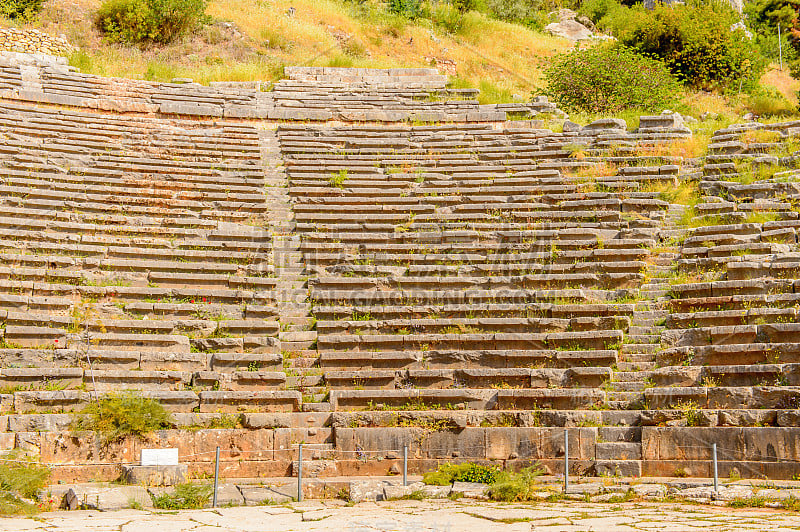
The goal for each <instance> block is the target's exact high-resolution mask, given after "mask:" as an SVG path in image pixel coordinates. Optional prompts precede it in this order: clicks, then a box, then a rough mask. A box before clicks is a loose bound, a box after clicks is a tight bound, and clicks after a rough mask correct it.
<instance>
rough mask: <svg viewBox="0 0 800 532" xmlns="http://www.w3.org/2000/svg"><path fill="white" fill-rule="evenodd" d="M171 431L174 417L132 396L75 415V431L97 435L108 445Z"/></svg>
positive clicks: (117, 397)
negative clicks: (87, 431) (127, 437)
mask: <svg viewBox="0 0 800 532" xmlns="http://www.w3.org/2000/svg"><path fill="white" fill-rule="evenodd" d="M170 427H172V417H171V416H170V414H169V412H167V411H166V410H164V407H163V406H161V403H159V402H158V401H155V400H153V399H146V398H144V397H139V396H136V395H133V394H130V393H125V394H120V395H110V396H107V397H103V398H102V399H100V400H99V401H94V402H91V403H89V404H88V405H86V407H85V408H84V409H83V410H81V411H80V412H78V413H77V414H75V417H74V419H73V422H72V428H73V429H74V430H90V431H94V432H96V433H97V435H98V436H99V438H100V439H101V440H102V441H103V442H105V443H111V442H114V441H119V440H121V439H123V438H125V437H126V436H143V435H145V434H149V433H151V432H153V431H156V430H161V429H167V428H170Z"/></svg>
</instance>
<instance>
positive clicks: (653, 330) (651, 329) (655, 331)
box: [627, 325, 664, 343]
mask: <svg viewBox="0 0 800 532" xmlns="http://www.w3.org/2000/svg"><path fill="white" fill-rule="evenodd" d="M663 330H664V327H659V326H655V325H651V326H641V325H631V326H630V327H628V336H627V338H631V337H633V336H637V335H647V336H652V335H655V336H658V337H659V338H660V337H661V331H663ZM645 343H647V342H645Z"/></svg>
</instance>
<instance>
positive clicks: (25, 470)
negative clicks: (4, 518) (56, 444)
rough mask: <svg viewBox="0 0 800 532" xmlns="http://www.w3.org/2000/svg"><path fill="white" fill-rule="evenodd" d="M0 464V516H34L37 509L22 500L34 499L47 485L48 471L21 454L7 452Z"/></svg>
mask: <svg viewBox="0 0 800 532" xmlns="http://www.w3.org/2000/svg"><path fill="white" fill-rule="evenodd" d="M3 459H4V460H14V461H13V462H10V461H9V462H0V514H4V515H12V514H14V515H16V514H25V515H31V514H35V513H36V512H37V511H38V510H39V508H37V506H36V505H34V504H31V503H29V502H27V501H25V500H23V499H31V498H34V497H36V495H37V493H38V492H39V490H41V489H43V488H44V487H45V486H46V485H47V481H48V479H49V478H50V470H49V469H48V468H47V467H45V466H43V465H41V464H38V463H36V462H34V461H32V460H29V459H27V458H26V457H25V456H24V455H23V454H22V453H19V452H14V451H12V452H9V453H6V454H4V455H3Z"/></svg>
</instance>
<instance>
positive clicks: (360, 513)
mask: <svg viewBox="0 0 800 532" xmlns="http://www.w3.org/2000/svg"><path fill="white" fill-rule="evenodd" d="M0 530H2V531H9V532H10V531H14V532H18V531H20V532H21V531H64V532H83V531H87V532H88V531H91V532H106V531H108V532H110V531H114V532H140V531H147V532H152V531H154V530H157V531H158V532H183V531H192V532H212V531H213V532H228V531H231V532H232V531H237V532H239V531H242V532H244V531H253V532H264V531H276V532H277V531H317V530H337V531H340V532H362V531H363V532H367V531H386V532H389V531H397V532H461V531H473V530H474V531H480V532H490V531H495V530H496V531H501V530H502V531H504V532H521V531H525V532H528V531H532V530H547V531H552V532H556V531H603V530H659V531H665V530H680V531H687V530H714V531H728V530H774V531H779V530H800V514H796V513H792V512H787V511H782V510H770V509H763V508H749V509H731V508H726V507H716V506H697V505H687V504H675V503H622V504H591V503H578V502H558V503H537V504H499V503H480V502H470V503H464V502H460V501H449V500H443V501H424V502H423V501H413V500H409V501H390V502H383V503H374V502H370V503H361V504H357V505H355V506H352V507H346V506H345V505H344V503H343V502H342V501H307V502H303V503H293V504H290V505H285V506H257V507H237V508H219V509H216V510H211V509H206V510H184V511H180V512H166V511H164V512H157V511H156V512H149V511H138V510H122V511H118V512H105V513H104V512H95V511H76V512H51V513H45V514H40V515H39V516H36V517H35V518H2V519H0Z"/></svg>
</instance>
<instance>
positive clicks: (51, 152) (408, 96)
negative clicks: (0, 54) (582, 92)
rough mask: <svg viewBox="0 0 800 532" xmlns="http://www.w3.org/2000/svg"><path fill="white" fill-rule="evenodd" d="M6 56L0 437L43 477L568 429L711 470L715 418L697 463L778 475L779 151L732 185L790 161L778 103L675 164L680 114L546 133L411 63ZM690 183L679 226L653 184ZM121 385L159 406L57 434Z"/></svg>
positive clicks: (488, 441) (790, 263)
mask: <svg viewBox="0 0 800 532" xmlns="http://www.w3.org/2000/svg"><path fill="white" fill-rule="evenodd" d="M2 61H3V62H2V64H1V65H0V135H2V138H3V142H2V148H1V149H2V157H0V166H2V172H1V173H0V177H2V183H1V184H0V194H1V196H0V198H2V201H0V209H2V212H0V253H2V265H0V268H1V269H0V271H2V276H0V318H2V321H3V325H4V328H3V336H2V342H3V343H2V347H1V348H0V386H2V393H1V394H0V410H1V412H2V416H0V447H2V448H3V449H12V448H19V449H22V450H24V451H26V452H29V453H30V454H32V455H34V456H37V457H39V458H40V459H41V460H42V461H43V462H46V463H51V464H59V465H60V466H59V467H57V468H55V469H54V480H57V479H64V480H70V481H71V480H88V479H109V480H110V479H114V478H117V477H118V476H119V466H118V465H117V464H119V463H122V462H135V461H136V460H137V459H138V451H139V449H141V448H142V447H161V446H170V447H171V446H175V447H178V448H179V449H180V456H181V461H182V462H186V463H188V464H189V472H190V474H203V473H210V472H212V470H213V458H214V454H213V451H214V449H215V447H216V446H217V445H219V446H220V447H221V448H222V449H223V452H222V466H221V473H222V475H223V476H226V477H257V476H261V477H265V476H283V475H291V474H292V473H293V472H294V471H295V467H296V464H293V463H292V461H293V460H296V459H297V450H296V446H295V444H296V443H298V442H304V443H305V444H307V445H308V447H307V449H306V451H305V454H304V459H305V460H308V462H307V464H305V466H304V467H306V468H307V469H306V470H305V471H306V474H307V475H312V476H313V475H321V476H325V475H350V474H381V475H385V474H387V473H388V472H397V471H398V467H399V464H400V458H401V452H400V451H399V450H400V449H402V447H403V446H408V448H409V468H410V470H411V471H412V472H415V471H422V470H426V469H430V468H433V467H435V466H436V464H437V463H438V462H439V461H441V460H452V459H459V460H460V459H470V460H478V461H482V460H492V461H497V462H498V463H503V464H505V465H508V466H518V465H524V464H528V463H530V461H531V460H540V461H541V462H542V463H543V464H544V465H546V466H547V467H548V468H549V469H550V470H551V471H553V472H559V471H561V468H562V456H563V453H564V434H565V431H564V429H565V428H569V436H568V437H569V438H570V445H569V448H570V456H571V458H572V463H573V466H574V468H575V471H581V472H586V473H589V474H604V473H610V474H614V473H617V472H619V473H622V474H630V475H667V476H669V475H674V474H678V472H682V473H681V474H683V473H686V474H690V475H708V474H709V472H710V464H709V462H708V458H709V453H710V450H709V446H710V444H711V443H712V442H715V443H718V445H719V448H720V458H721V463H720V473H721V474H722V475H727V474H728V472H729V470H731V469H732V468H736V469H737V470H738V472H739V473H740V474H741V475H742V476H758V475H762V474H764V475H769V476H771V477H774V478H789V477H791V476H792V475H794V474H797V473H800V468H798V467H797V463H796V462H795V460H797V459H799V458H800V447H798V445H797V441H798V435H800V431H799V430H798V428H796V427H797V425H798V419H800V416H799V414H798V410H797V407H798V397H799V396H800V395H798V391H799V390H798V388H797V387H796V386H797V385H798V384H800V372H799V371H798V369H799V368H800V365H797V364H796V363H797V362H798V358H797V357H798V355H797V352H798V349H800V326H798V325H797V323H796V321H797V315H796V313H797V310H796V308H797V297H796V294H795V289H794V287H795V285H796V283H797V281H795V280H794V279H795V277H800V275H798V264H800V259H798V256H797V254H796V246H797V244H796V228H797V226H798V225H800V220H798V217H797V213H796V212H795V210H794V208H793V205H792V202H793V201H795V199H796V197H797V194H798V192H799V191H798V186H797V185H796V184H795V182H794V179H795V173H794V171H788V172H786V173H784V174H780V173H779V174H775V175H774V176H771V175H770V176H766V177H764V178H763V179H764V180H763V181H757V182H755V183H753V184H749V185H741V184H735V183H733V182H731V181H729V176H730V174H731V173H733V172H736V171H737V168H738V169H741V168H740V167H741V164H740V165H739V166H737V165H736V164H734V163H737V162H739V161H741V160H755V161H756V162H755V163H754V164H759V165H760V164H763V165H769V164H774V163H777V162H782V163H784V164H787V165H789V166H791V163H792V162H793V161H794V158H793V157H794V155H793V152H791V150H789V151H787V152H786V153H784V154H782V155H781V156H782V157H783V158H782V159H780V160H778V159H777V158H775V159H769V158H767V159H765V158H764V157H763V156H762V154H763V153H765V152H769V151H771V150H775V149H783V148H785V147H791V146H792V145H793V144H792V143H796V142H797V141H796V140H795V138H796V134H797V132H798V130H797V129H796V127H797V126H798V125H800V124H772V125H769V126H765V125H759V124H749V125H746V126H733V127H731V128H729V129H726V130H723V131H719V132H717V134H716V136H715V137H714V144H713V145H712V147H711V148H712V153H713V154H712V155H710V156H708V157H707V158H706V159H705V160H704V161H703V162H701V161H685V160H682V159H680V158H678V157H673V156H669V155H668V154H669V152H670V151H669V144H670V143H672V142H674V141H676V140H680V139H684V138H686V137H687V136H690V135H691V133H690V132H689V130H688V129H686V128H685V127H684V126H683V124H682V120H681V118H680V116H678V115H662V116H655V117H642V119H641V123H640V127H639V128H638V130H636V131H628V130H627V129H626V127H625V124H624V122H621V121H618V120H603V121H599V122H596V123H594V124H590V125H589V126H586V127H582V128H581V127H576V126H574V125H573V124H571V123H567V126H568V127H566V129H567V131H565V132H563V133H555V132H553V131H551V130H549V129H544V128H543V127H542V126H543V123H542V122H541V121H539V120H538V118H539V117H540V116H555V115H558V113H559V112H558V111H557V110H556V109H555V108H554V106H553V105H552V104H550V103H548V102H546V101H545V100H541V101H535V102H533V103H528V104H524V105H523V104H520V105H517V104H513V105H495V106H482V105H479V104H478V103H477V101H475V100H473V99H472V98H473V97H474V95H475V91H454V90H450V89H447V87H446V79H445V78H444V77H442V76H440V75H439V74H438V73H437V72H436V71H431V70H427V69H409V70H382V71H360V70H350V69H327V68H326V69H309V68H304V69H287V79H285V80H283V81H281V82H279V83H277V84H276V85H275V86H274V87H272V88H271V90H264V89H265V88H266V87H262V86H260V84H217V85H214V86H211V87H203V86H200V85H196V84H193V83H183V84H178V83H173V84H169V83H151V82H143V81H130V80H119V79H107V78H100V77H96V76H89V75H84V74H81V73H79V72H75V71H74V70H73V69H70V68H68V67H66V66H65V65H64V64H57V63H52V62H47V61H45V62H43V61H41V60H40V59H35V58H30V57H21V56H15V57H13V58H8V57H7V58H5V59H3V60H2ZM542 114H544V115H542ZM512 117H513V118H516V119H517V120H511V118H512ZM753 130H758V131H763V130H768V131H774V132H775V133H774V134H773V136H772V137H770V139H771V140H770V141H769V142H768V143H764V142H759V143H755V142H751V140H752V139H753V138H759V139H761V138H762V137H764V136H763V135H762V137H757V136H754V135H753V134H751V133H750V132H751V131H753ZM764 135H768V134H764ZM764 138H766V137H764ZM748 139H751V140H748ZM690 180H694V181H699V182H700V186H701V189H702V191H703V193H704V194H705V195H707V196H708V197H707V198H706V199H705V200H704V201H703V202H702V203H701V204H699V205H697V206H696V207H695V214H696V215H697V218H694V219H691V220H688V221H689V222H691V223H690V226H697V227H696V228H694V229H686V227H685V226H683V225H680V224H679V222H681V221H686V218H689V216H688V215H686V214H685V207H684V206H682V205H678V204H670V203H668V202H667V201H664V200H663V199H661V196H660V194H659V192H658V191H654V190H657V189H658V186H661V187H662V188H663V185H664V184H668V185H670V186H677V185H678V184H679V183H680V182H684V181H690ZM679 274H680V275H684V277H685V279H684V278H682V277H680V276H679ZM690 275H691V276H694V277H691V278H690V277H689V276H690ZM697 279H702V281H699V282H694V281H696V280H697ZM678 281H681V282H678ZM682 281H687V282H682ZM689 281H691V282H689ZM670 283H671V284H672V285H671V286H670ZM120 390H136V391H138V392H140V393H141V394H143V395H145V396H147V397H152V398H156V399H157V400H159V401H160V402H161V403H162V404H164V405H165V406H166V407H167V408H168V409H169V410H171V411H172V412H173V415H174V420H175V423H176V426H175V428H174V429H173V430H166V431H161V432H158V433H156V434H153V435H152V436H150V437H149V439H148V440H147V441H145V442H143V441H138V440H134V439H131V440H128V441H125V442H122V443H118V444H112V445H109V446H104V445H101V444H100V443H99V442H98V441H97V439H96V438H95V436H94V435H93V434H91V433H75V432H72V431H71V430H70V421H71V415H70V412H72V411H75V410H77V409H80V408H82V407H83V406H84V405H85V404H86V403H87V402H88V401H90V400H93V399H94V398H95V397H97V396H101V395H103V394H106V393H109V392H114V391H120ZM234 426H235V427H236V428H231V427H234ZM215 427H226V428H215Z"/></svg>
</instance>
